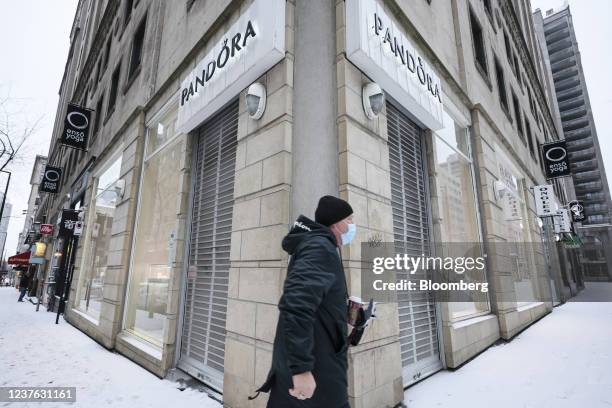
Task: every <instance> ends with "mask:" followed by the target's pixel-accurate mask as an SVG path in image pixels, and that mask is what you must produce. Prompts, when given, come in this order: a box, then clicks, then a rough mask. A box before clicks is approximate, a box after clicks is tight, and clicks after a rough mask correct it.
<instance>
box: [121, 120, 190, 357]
mask: <svg viewBox="0 0 612 408" xmlns="http://www.w3.org/2000/svg"><path fill="white" fill-rule="evenodd" d="M176 118H177V111H176V110H173V111H171V112H169V113H167V114H165V115H164V116H163V117H162V118H161V119H160V120H158V121H155V122H154V123H153V124H152V125H151V126H149V127H148V128H147V144H149V143H150V141H151V140H154V139H152V138H155V139H158V137H161V138H162V139H164V140H166V141H167V143H164V145H163V147H161V148H160V149H155V151H153V152H152V153H146V154H145V160H144V164H143V170H142V185H141V188H140V200H139V202H140V203H146V204H145V205H140V206H139V208H138V215H137V218H138V219H137V224H136V225H137V226H136V231H135V233H134V234H135V237H134V246H133V248H132V261H131V268H130V281H129V286H128V299H127V305H126V314H125V323H124V324H125V329H126V330H128V331H130V332H132V333H134V334H136V335H138V336H140V337H142V338H145V339H147V340H148V341H150V342H151V343H153V344H156V345H159V346H161V344H162V343H163V339H164V330H165V329H164V328H165V327H167V324H166V314H167V311H168V299H169V290H171V289H170V286H171V285H172V284H171V277H172V266H171V263H172V261H171V259H173V258H174V256H175V253H174V252H172V253H171V252H170V251H171V245H170V242H173V241H174V239H175V238H176V237H177V232H178V231H179V228H180V223H181V220H180V219H179V217H177V214H179V213H180V208H181V207H180V206H181V202H180V200H177V197H181V194H182V193H184V191H182V190H181V185H182V184H183V183H181V180H182V178H183V177H184V171H185V169H183V167H184V166H183V165H182V164H181V163H182V161H183V160H184V156H185V154H188V153H186V140H187V139H186V135H184V134H179V133H177V132H176V130H175V122H176ZM160 133H162V134H164V136H159V134H160ZM185 197H186V195H185ZM179 239H182V238H179Z"/></svg>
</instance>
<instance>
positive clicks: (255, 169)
mask: <svg viewBox="0 0 612 408" xmlns="http://www.w3.org/2000/svg"><path fill="white" fill-rule="evenodd" d="M175 3H176V4H175ZM536 41H537V39H536V37H535V36H534V30H533V23H532V22H531V11H530V4H529V1H528V0H520V1H512V2H510V1H508V2H501V1H500V2H497V1H494V0H489V1H480V0H469V1H468V0H464V1H453V2H440V1H433V2H428V1H417V2H414V1H383V0H346V1H342V0H337V1H332V2H330V1H322V0H321V1H318V0H317V1H301V0H297V1H296V0H271V1H264V0H242V1H241V0H234V1H215V2H205V1H200V0H184V1H183V0H180V1H177V2H172V4H171V3H170V2H166V1H162V0H122V1H119V0H105V1H98V2H94V1H92V0H81V1H80V2H79V6H78V10H77V14H76V16H75V21H74V25H73V29H72V33H71V49H70V54H69V56H68V61H67V64H66V71H65V75H64V79H63V81H62V85H61V88H60V103H59V105H58V113H57V119H56V126H55V129H54V136H53V141H52V143H51V149H50V152H49V163H50V164H53V165H58V166H61V167H63V168H64V179H63V180H62V183H61V184H62V189H61V191H60V193H58V194H55V195H45V196H44V198H43V206H42V208H43V210H42V211H41V212H40V217H41V219H44V220H45V221H48V222H53V223H55V222H58V221H60V218H61V213H62V210H63V209H70V208H71V209H75V210H77V211H78V212H79V214H80V215H79V216H80V218H81V219H82V220H83V224H84V228H83V231H82V233H81V234H80V235H79V236H78V237H71V238H70V239H62V238H60V237H56V239H55V240H54V242H53V244H52V246H53V250H52V251H49V262H48V264H49V268H48V270H47V274H48V276H49V277H50V278H51V279H52V280H53V281H54V282H55V285H56V295H57V294H59V293H61V292H65V293H67V294H68V301H67V305H66V318H67V320H68V321H69V322H70V323H72V324H73V325H75V326H76V327H78V328H79V329H81V330H82V331H84V332H85V333H87V334H88V335H89V336H91V337H92V338H94V339H95V340H97V341H98V342H100V343H101V344H102V345H103V346H105V347H107V348H109V349H115V350H117V351H118V352H120V353H122V354H124V355H125V356H127V357H128V358H130V359H132V360H134V361H135V362H137V363H138V364H140V365H142V366H143V367H145V368H147V369H148V370H150V371H152V372H153V373H155V374H156V375H158V376H160V377H164V376H166V375H168V373H169V372H174V371H176V370H175V369H178V370H180V371H182V372H185V373H187V374H189V375H191V376H193V377H195V378H198V379H200V380H201V381H202V382H204V383H205V384H207V385H208V386H210V387H211V388H212V389H214V390H216V392H218V393H221V394H222V397H223V401H224V403H225V404H226V405H227V406H229V407H262V406H265V396H261V397H260V398H258V399H256V400H253V401H249V400H247V396H248V395H250V394H251V393H252V392H253V390H254V389H255V388H256V387H257V385H259V384H261V383H262V382H263V381H264V379H265V376H266V374H267V371H268V369H269V366H270V360H271V352H272V340H273V337H274V331H275V327H276V321H277V318H278V309H277V307H276V305H277V302H278V299H279V298H280V295H281V293H282V285H283V280H284V277H285V273H286V266H287V263H288V257H287V254H286V253H285V252H284V251H282V249H281V246H280V242H281V240H282V238H283V236H284V235H285V234H286V233H287V231H288V228H289V227H290V225H291V224H292V223H293V220H294V219H295V218H296V217H297V215H299V214H304V215H306V216H310V217H312V216H313V213H314V207H315V205H316V202H317V200H318V198H319V197H320V196H321V195H324V194H334V195H338V196H340V197H343V198H345V199H347V200H348V201H349V202H350V203H351V205H352V206H353V208H354V210H355V222H356V224H357V228H358V231H359V232H358V236H357V239H356V240H355V241H354V242H353V243H351V244H350V246H348V247H346V248H344V249H343V250H342V256H343V261H344V264H345V271H346V278H347V283H348V288H349V292H350V294H351V295H356V296H363V295H364V294H365V293H367V288H364V287H362V282H363V280H362V277H363V274H364V273H365V271H364V270H363V269H362V265H361V250H362V243H367V242H369V241H385V242H394V241H395V242H400V243H402V244H403V245H405V247H406V248H407V250H410V251H418V252H419V253H421V252H423V253H425V252H427V253H434V252H435V250H434V247H436V244H442V243H462V242H464V243H465V242H470V243H475V244H477V245H478V247H479V248H481V249H482V251H484V252H485V253H486V254H487V264H486V273H485V275H483V276H482V277H481V278H482V280H486V281H487V282H489V284H490V286H491V291H490V292H489V293H488V294H487V295H485V296H483V297H482V298H479V299H476V300H474V301H472V302H464V303H462V304H459V305H458V304H452V303H443V302H437V301H436V299H435V298H434V297H432V296H431V294H429V293H421V294H420V295H419V297H415V298H413V297H410V296H407V295H402V294H398V295H397V297H396V298H395V299H393V300H391V301H388V302H384V303H381V304H380V305H379V306H378V316H379V318H378V319H377V320H376V321H375V323H374V324H373V325H372V326H371V327H370V328H369V329H368V332H367V334H366V336H365V337H364V339H363V341H362V342H361V344H360V345H359V346H357V347H354V348H351V350H350V353H349V360H350V364H349V396H350V402H351V406H352V407H363V408H373V407H385V406H395V405H397V404H398V403H400V402H401V400H402V398H403V392H404V388H405V387H406V386H409V385H411V384H413V383H415V382H417V381H420V380H422V379H424V378H425V377H427V376H428V375H431V374H433V373H435V372H436V371H438V370H440V369H443V368H456V367H459V366H460V365H461V364H463V363H465V362H466V361H468V360H469V359H470V358H471V357H473V356H475V355H477V354H478V353H480V352H481V351H483V350H484V349H486V348H487V347H488V346H490V345H491V344H492V343H494V342H495V341H497V340H498V339H499V338H502V339H510V338H512V337H513V336H514V335H515V334H517V333H518V332H520V331H521V330H523V329H524V328H525V327H527V326H528V325H530V324H531V323H533V322H535V321H536V320H538V319H539V318H540V317H542V316H544V315H545V314H546V313H549V312H550V311H551V310H552V307H553V302H554V301H555V299H561V300H564V299H565V297H567V294H566V293H568V292H564V290H563V289H564V285H566V283H565V282H566V280H565V279H562V276H561V272H560V268H559V267H558V265H559V259H558V256H557V251H556V249H555V244H554V242H553V240H552V237H551V236H550V233H549V232H547V229H546V228H545V227H544V226H543V225H545V224H541V223H539V222H538V220H537V218H536V216H535V212H534V198H533V190H532V187H533V186H535V185H540V184H544V183H545V179H544V174H543V172H542V167H541V163H540V158H539V153H538V151H539V144H540V143H543V142H544V141H548V140H556V139H558V138H559V137H560V135H559V134H558V133H557V127H556V124H555V120H554V118H553V115H552V114H551V110H550V109H549V105H548V99H547V96H546V95H547V94H546V90H545V89H544V88H543V87H542V84H544V83H545V82H543V81H541V78H542V76H543V75H544V73H543V71H542V69H541V67H540V65H539V61H540V59H541V54H540V51H539V48H538V46H537V42H536ZM255 83H257V84H259V85H258V86H259V88H258V89H264V90H265V96H266V97H265V100H266V103H265V110H264V111H263V114H262V115H261V116H260V117H258V118H255V117H256V116H257V115H255V114H254V112H252V111H249V109H250V108H249V104H252V103H253V102H255V103H256V102H258V100H257V99H252V97H253V94H251V93H249V92H250V91H249V90H248V89H249V88H250V87H251V85H252V84H255ZM372 83H376V84H377V85H378V86H379V87H380V89H381V90H382V92H383V93H384V95H385V102H384V103H383V104H382V105H380V106H379V108H380V112H377V114H376V113H373V112H366V111H365V110H364V88H367V89H374V88H371V87H369V86H370V84H372ZM260 96H261V95H260ZM68 102H71V103H76V104H79V105H81V106H84V107H87V108H90V109H93V110H94V112H93V117H92V120H93V123H92V129H91V134H90V140H89V144H88V148H87V151H77V150H74V149H70V148H67V147H64V146H62V145H61V144H60V143H59V142H58V137H59V135H60V133H61V131H62V125H63V118H64V116H65V111H66V106H67V103H68ZM368 103H373V102H372V100H371V99H369V96H368V95H367V94H366V98H365V104H366V105H367V104H368ZM377 110H378V109H377ZM255 113H256V112H255ZM556 184H558V185H557V191H558V192H557V194H558V195H562V194H565V190H564V188H563V185H562V184H560V183H556ZM558 200H559V201H562V200H563V197H558ZM499 243H507V244H508V245H498V244H499ZM521 243H527V244H526V245H523V246H521V245H518V244H521ZM438 246H439V245H438ZM510 247H512V248H514V249H513V250H512V251H514V252H512V251H511V252H512V253H510V252H508V251H509V249H508V248H510ZM517 260H520V262H516V261H517ZM551 265H552V266H551ZM547 266H548V267H547Z"/></svg>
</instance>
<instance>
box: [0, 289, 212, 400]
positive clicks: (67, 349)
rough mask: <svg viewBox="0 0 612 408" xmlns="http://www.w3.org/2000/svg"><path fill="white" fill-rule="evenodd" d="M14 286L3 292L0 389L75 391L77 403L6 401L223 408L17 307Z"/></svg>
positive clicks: (26, 305)
mask: <svg viewBox="0 0 612 408" xmlns="http://www.w3.org/2000/svg"><path fill="white" fill-rule="evenodd" d="M18 295H19V293H18V292H17V291H16V290H15V289H14V288H7V287H1V288H0V386H3V387H8V386H15V387H25V386H28V387H30V386H32V387H34V386H48V387H60V386H65V387H76V388H77V392H76V401H77V402H76V403H75V404H66V403H58V404H55V403H51V402H43V403H41V402H38V403H2V402H0V407H2V406H15V407H23V408H25V407H41V408H55V407H61V406H64V407H65V406H73V407H86V408H97V407H112V408H123V407H125V408H156V407H160V408H162V407H163V408H168V407H197V408H220V407H221V404H219V403H218V402H216V401H214V400H212V399H210V398H208V396H207V395H206V394H205V393H202V392H199V391H196V390H194V389H189V388H188V389H186V390H185V391H179V390H178V389H177V384H176V383H173V382H170V381H167V380H160V379H159V378H158V377H156V376H154V375H153V374H151V373H150V372H148V371H146V370H145V369H143V368H141V367H140V366H138V365H136V364H135V363H133V362H132V361H130V360H128V359H126V358H125V357H123V356H121V355H119V354H116V353H112V352H109V351H108V350H106V349H104V348H103V347H102V346H100V345H99V344H98V343H96V342H95V341H93V340H92V339H91V338H89V337H87V336H86V335H85V334H83V333H82V332H80V331H79V330H77V329H75V328H74V327H73V326H71V325H70V324H68V323H67V322H66V321H64V319H63V318H60V324H58V325H56V324H55V314H54V313H48V312H47V311H46V309H44V308H42V307H41V309H40V311H39V312H38V313H37V312H35V309H36V306H34V305H32V303H30V302H27V301H26V302H23V303H17V297H18Z"/></svg>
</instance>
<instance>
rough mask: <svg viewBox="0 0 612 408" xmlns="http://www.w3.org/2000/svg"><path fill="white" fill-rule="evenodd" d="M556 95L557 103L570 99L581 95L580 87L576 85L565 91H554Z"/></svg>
mask: <svg viewBox="0 0 612 408" xmlns="http://www.w3.org/2000/svg"><path fill="white" fill-rule="evenodd" d="M556 95H557V101H559V103H561V102H563V101H566V100H568V99H572V98H575V97H578V96H582V88H580V87H576V88H572V89H567V90H565V91H559V92H556Z"/></svg>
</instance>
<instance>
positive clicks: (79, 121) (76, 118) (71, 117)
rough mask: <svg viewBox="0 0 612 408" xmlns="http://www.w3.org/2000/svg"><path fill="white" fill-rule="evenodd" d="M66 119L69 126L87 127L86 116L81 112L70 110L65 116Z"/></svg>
mask: <svg viewBox="0 0 612 408" xmlns="http://www.w3.org/2000/svg"><path fill="white" fill-rule="evenodd" d="M66 120H68V123H70V126H72V127H74V128H76V129H80V130H82V129H85V128H87V126H88V125H89V120H88V119H87V116H86V115H85V114H84V113H81V112H70V113H69V114H68V116H66Z"/></svg>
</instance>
